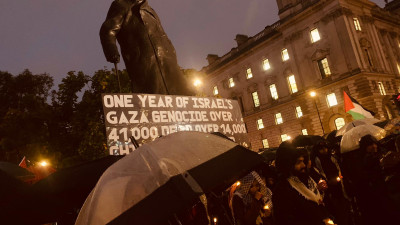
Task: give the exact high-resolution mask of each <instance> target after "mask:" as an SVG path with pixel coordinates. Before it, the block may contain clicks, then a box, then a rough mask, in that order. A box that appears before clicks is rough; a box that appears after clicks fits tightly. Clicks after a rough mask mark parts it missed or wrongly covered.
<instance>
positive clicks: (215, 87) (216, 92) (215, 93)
mask: <svg viewBox="0 0 400 225" xmlns="http://www.w3.org/2000/svg"><path fill="white" fill-rule="evenodd" d="M213 94H214V95H217V94H218V87H217V86H214V88H213Z"/></svg>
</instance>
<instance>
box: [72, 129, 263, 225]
mask: <svg viewBox="0 0 400 225" xmlns="http://www.w3.org/2000/svg"><path fill="white" fill-rule="evenodd" d="M261 163H263V158H262V157H261V156H259V155H258V154H257V153H255V152H252V151H250V150H248V149H246V148H244V147H242V146H240V145H237V144H236V143H234V142H232V141H230V140H227V139H225V138H222V137H218V136H216V135H212V134H205V133H200V132H178V133H174V134H170V135H168V136H165V137H162V138H159V139H157V140H155V141H153V142H151V143H148V144H145V145H142V146H141V147H140V148H138V149H137V150H135V151H133V152H132V153H130V154H129V155H128V156H126V157H125V158H123V159H121V160H120V161H119V162H117V163H115V164H114V165H112V166H111V167H110V168H108V169H107V170H106V171H105V172H104V174H103V176H102V177H101V178H100V180H99V182H98V183H97V185H96V187H95V188H94V189H93V190H92V192H91V194H90V195H89V197H88V198H87V199H86V201H85V204H84V206H83V208H82V209H81V211H80V213H79V216H78V219H77V221H76V225H81V224H82V225H83V224H85V225H94V224H96V225H97V224H107V223H109V224H162V222H164V221H166V220H167V219H168V218H169V217H171V216H172V215H174V213H177V212H179V211H180V210H183V209H185V208H186V207H188V206H191V205H193V203H195V202H198V197H199V196H200V195H201V194H202V193H206V192H208V191H212V190H215V189H219V188H227V187H229V186H230V185H231V184H232V183H234V182H235V181H237V180H238V179H239V178H240V177H242V176H244V175H245V174H247V173H248V172H249V171H251V170H252V169H253V168H255V167H256V166H258V165H260V164H261Z"/></svg>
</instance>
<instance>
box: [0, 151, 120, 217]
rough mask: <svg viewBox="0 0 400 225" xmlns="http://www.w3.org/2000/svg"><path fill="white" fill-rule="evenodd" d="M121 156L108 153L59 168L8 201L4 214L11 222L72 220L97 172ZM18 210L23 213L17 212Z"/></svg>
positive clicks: (100, 171) (95, 179)
mask: <svg viewBox="0 0 400 225" xmlns="http://www.w3.org/2000/svg"><path fill="white" fill-rule="evenodd" d="M120 158H122V156H107V157H104V158H102V159H98V160H94V161H90V162H87V163H84V164H81V165H77V166H73V167H69V168H65V169H60V170H58V171H56V172H54V173H53V174H51V175H50V176H48V177H46V178H44V179H42V180H40V181H39V182H37V183H35V184H34V185H33V186H31V188H30V189H29V191H30V192H29V195H27V196H26V197H25V198H24V200H23V201H21V202H13V203H12V204H9V205H8V207H7V209H6V211H7V213H6V214H5V215H7V217H8V218H9V219H10V221H13V224H44V223H51V222H55V221H57V222H63V221H66V220H68V221H71V220H72V221H74V220H75V219H76V216H77V214H76V210H77V209H79V208H81V207H82V205H83V203H84V201H85V199H86V198H87V196H88V195H89V194H90V192H91V190H92V189H93V188H94V186H95V185H96V183H97V181H98V179H99V178H100V176H101V175H102V174H103V172H104V171H105V170H106V169H107V168H108V167H109V166H110V165H112V164H113V163H115V162H116V161H118V160H119V159H120ZM21 214H23V215H24V216H18V215H21Z"/></svg>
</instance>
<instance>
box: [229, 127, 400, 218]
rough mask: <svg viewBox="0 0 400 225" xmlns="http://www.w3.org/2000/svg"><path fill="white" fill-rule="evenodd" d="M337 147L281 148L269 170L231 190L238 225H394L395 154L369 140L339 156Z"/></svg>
mask: <svg viewBox="0 0 400 225" xmlns="http://www.w3.org/2000/svg"><path fill="white" fill-rule="evenodd" d="M339 147H340V146H339V144H338V143H328V142H326V141H320V142H318V143H315V144H314V145H313V146H309V147H308V148H307V147H306V148H304V147H303V148H296V147H295V146H294V145H292V144H291V143H289V142H283V143H282V144H281V145H280V146H279V148H278V150H277V151H276V159H275V160H274V161H273V163H271V165H270V166H269V167H264V168H262V169H260V170H258V171H257V172H256V171H253V172H252V173H251V174H249V175H247V176H246V177H244V178H243V179H242V180H241V181H240V182H241V185H240V186H237V185H236V186H235V185H233V186H232V188H233V189H236V190H235V191H234V192H233V195H232V194H231V195H230V199H231V202H230V208H231V210H232V218H233V222H234V224H236V225H250V224H251V225H255V224H268V225H270V224H276V225H297V224H298V225H327V224H339V225H359V224H360V225H361V224H362V225H369V224H371V225H372V224H396V213H397V215H398V213H399V212H400V204H399V203H400V202H399V193H400V186H399V183H400V182H399V181H400V178H399V176H400V167H399V166H400V163H399V152H398V151H397V148H396V147H395V146H394V145H393V146H391V147H390V149H385V148H383V147H381V146H380V144H379V142H378V141H377V140H376V139H375V138H374V137H372V136H371V135H366V136H364V137H362V138H361V140H360V148H359V149H357V150H355V151H352V152H349V153H345V154H342V155H341V154H340V151H339V149H340V148H339ZM232 188H231V189H232ZM265 189H266V190H265ZM231 193H232V191H231Z"/></svg>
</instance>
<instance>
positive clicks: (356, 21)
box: [353, 18, 361, 31]
mask: <svg viewBox="0 0 400 225" xmlns="http://www.w3.org/2000/svg"><path fill="white" fill-rule="evenodd" d="M353 20H354V27H355V28H356V30H358V31H361V25H360V21H359V20H358V18H353Z"/></svg>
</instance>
